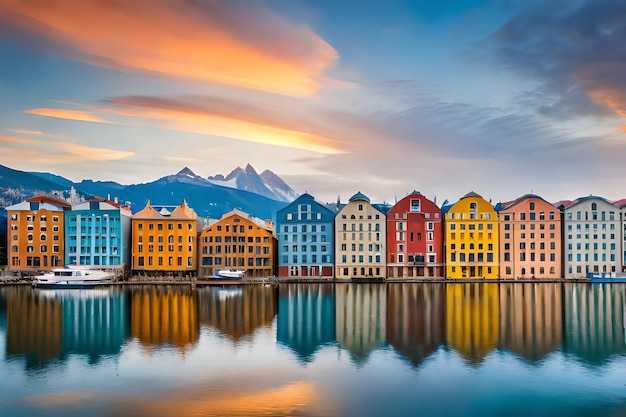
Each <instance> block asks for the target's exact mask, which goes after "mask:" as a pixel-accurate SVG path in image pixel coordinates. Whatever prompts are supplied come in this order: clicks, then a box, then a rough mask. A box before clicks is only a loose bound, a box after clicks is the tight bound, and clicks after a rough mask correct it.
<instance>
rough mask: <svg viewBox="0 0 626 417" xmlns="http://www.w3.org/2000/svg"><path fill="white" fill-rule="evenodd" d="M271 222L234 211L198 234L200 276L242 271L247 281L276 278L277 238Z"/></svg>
mask: <svg viewBox="0 0 626 417" xmlns="http://www.w3.org/2000/svg"><path fill="white" fill-rule="evenodd" d="M273 231H274V225H273V224H272V223H271V221H263V220H260V219H255V218H253V217H252V216H250V215H248V214H247V213H244V212H242V211H240V210H233V211H231V212H228V213H226V214H224V215H223V216H222V218H221V219H220V220H218V221H217V222H214V223H213V224H211V225H209V226H207V227H205V228H204V229H203V230H202V232H201V233H200V275H201V276H204V277H211V276H216V275H217V273H218V271H219V270H220V269H228V270H245V271H246V272H245V276H246V277H270V276H275V275H276V245H277V243H276V238H275V237H274V235H273Z"/></svg>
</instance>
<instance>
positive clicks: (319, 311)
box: [276, 283, 336, 362]
mask: <svg viewBox="0 0 626 417" xmlns="http://www.w3.org/2000/svg"><path fill="white" fill-rule="evenodd" d="M335 320H336V318H335V287H334V285H333V284H314V283H310V284H309V283H307V284H290V285H281V286H280V287H279V295H278V328H277V333H276V339H277V341H278V342H279V343H281V344H283V345H285V346H288V347H289V348H291V349H292V350H293V351H294V352H295V353H296V354H297V355H298V357H299V358H300V360H301V361H303V362H310V361H311V360H312V358H313V355H314V354H315V352H317V350H318V349H320V347H321V346H324V345H328V344H332V343H335V341H336V337H335Z"/></svg>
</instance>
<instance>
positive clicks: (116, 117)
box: [26, 96, 344, 154]
mask: <svg viewBox="0 0 626 417" xmlns="http://www.w3.org/2000/svg"><path fill="white" fill-rule="evenodd" d="M196 99H197V100H196V101H194V100H193V98H192V97H188V100H187V101H184V100H176V99H168V98H159V97H132V96H131V97H119V98H114V99H110V100H106V101H105V102H106V103H107V104H110V106H107V107H99V108H88V109H86V110H69V109H59V108H38V109H32V110H28V111H26V113H29V114H36V115H40V116H47V117H57V118H63V119H69V120H80V121H91V122H98V123H110V124H117V125H121V126H136V127H137V126H142V127H149V128H158V129H168V130H176V131H180V132H189V133H199V134H204V135H212V136H220V137H224V138H229V139H236V140H243V141H248V142H255V143H263V144H268V145H276V146H285V147H291V148H297V149H303V150H309V151H313V152H318V153H322V154H337V153H343V152H344V150H343V145H342V144H341V143H340V142H339V141H338V140H335V139H333V138H330V137H328V136H326V135H324V134H323V133H320V132H319V131H320V130H321V129H315V128H310V126H307V127H308V128H307V129H303V128H299V127H298V125H299V123H297V121H288V120H289V117H288V116H287V115H286V114H282V113H279V112H277V111H269V110H262V109H261V108H259V107H256V106H252V105H246V104H244V103H240V102H230V101H227V100H222V101H220V100H216V101H215V102H212V104H208V101H210V100H209V99H208V98H206V97H204V99H206V101H207V102H201V99H202V98H198V97H196ZM99 114H108V115H109V116H111V117H108V118H107V119H104V118H102V117H100V116H99ZM130 119H133V120H130ZM136 119H144V120H145V122H144V124H143V125H142V124H141V122H137V120H136ZM306 124H307V123H304V125H306Z"/></svg>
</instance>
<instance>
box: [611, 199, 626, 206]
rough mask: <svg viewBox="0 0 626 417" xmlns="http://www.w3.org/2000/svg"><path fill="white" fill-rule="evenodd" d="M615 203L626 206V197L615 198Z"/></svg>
mask: <svg viewBox="0 0 626 417" xmlns="http://www.w3.org/2000/svg"><path fill="white" fill-rule="evenodd" d="M613 204H615V205H616V206H618V207H624V206H626V198H622V199H621V200H615V201H614V202H613Z"/></svg>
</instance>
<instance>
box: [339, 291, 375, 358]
mask: <svg viewBox="0 0 626 417" xmlns="http://www.w3.org/2000/svg"><path fill="white" fill-rule="evenodd" d="M335 292H336V294H337V296H336V298H337V299H336V310H337V313H336V314H337V321H336V332H337V342H338V343H339V344H340V345H341V346H342V347H343V348H345V349H346V350H347V351H348V352H349V353H350V356H351V358H352V360H353V362H354V363H356V364H357V365H362V364H364V363H365V362H367V359H368V357H369V355H370V353H371V352H372V351H373V350H374V349H376V348H378V347H380V346H382V345H383V344H384V343H385V334H386V324H387V320H386V318H385V317H386V315H387V297H386V287H385V284H368V285H362V284H338V285H336V287H335Z"/></svg>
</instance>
